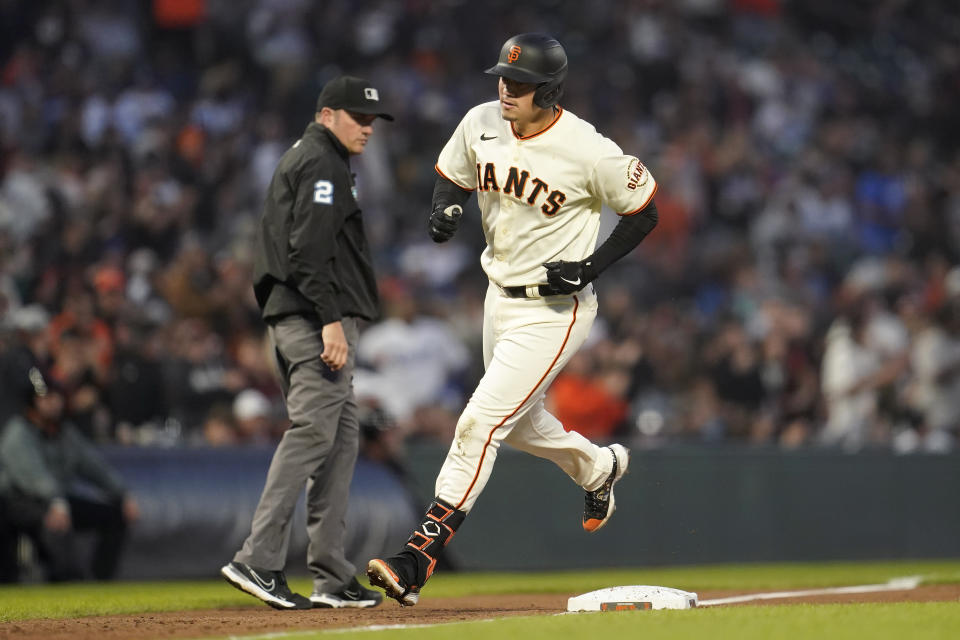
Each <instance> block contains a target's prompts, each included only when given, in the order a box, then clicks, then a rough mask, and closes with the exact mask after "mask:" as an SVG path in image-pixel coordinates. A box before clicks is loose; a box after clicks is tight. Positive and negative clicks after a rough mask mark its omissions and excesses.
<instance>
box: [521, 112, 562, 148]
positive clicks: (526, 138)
mask: <svg viewBox="0 0 960 640" xmlns="http://www.w3.org/2000/svg"><path fill="white" fill-rule="evenodd" d="M562 115H563V107H557V117H555V118H554V119H553V121H552V122H551V123H550V124H548V125H547V126H545V127H544V128H543V129H540V131H537V132H536V133H531V134H530V135H528V136H522V135H520V134H519V133H517V130H516V128H514V126H513V123H512V122H511V123H510V131H512V132H513V136H514V137H515V138H516V139H517V140H529V139H531V138H536V137H537V136H539V135H540V134H543V133H546V132H547V131H549V130H550V129H551V128H552V127H553V125H555V124H557V121H558V120H559V119H560V116H562Z"/></svg>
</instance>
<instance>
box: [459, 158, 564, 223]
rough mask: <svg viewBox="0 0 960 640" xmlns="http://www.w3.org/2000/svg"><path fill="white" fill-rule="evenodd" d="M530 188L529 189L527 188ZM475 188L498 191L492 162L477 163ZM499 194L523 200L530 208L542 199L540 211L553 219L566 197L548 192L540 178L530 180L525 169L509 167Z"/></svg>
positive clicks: (556, 192) (546, 185) (548, 189)
mask: <svg viewBox="0 0 960 640" xmlns="http://www.w3.org/2000/svg"><path fill="white" fill-rule="evenodd" d="M528 186H529V187H530V188H529V189H528V188H527V187H528ZM477 188H478V190H480V191H500V180H498V179H497V170H496V167H495V166H494V164H493V163H492V162H488V163H486V164H483V163H480V162H478V163H477ZM501 193H503V194H505V195H510V196H513V197H514V198H516V199H517V200H524V201H526V203H527V204H529V205H530V206H536V205H537V199H538V198H541V196H542V197H543V198H542V201H543V204H541V205H540V211H542V212H543V215H545V216H550V217H553V216H555V215H556V214H557V212H558V211H559V210H560V207H561V206H562V205H563V203H564V202H566V200H567V195H566V194H565V193H564V192H563V191H560V190H559V189H554V190H553V191H550V185H548V184H547V183H546V182H544V181H543V180H541V179H540V178H536V177H534V178H531V177H530V172H529V171H527V170H526V169H518V168H517V167H510V169H509V170H508V171H507V178H506V181H505V182H504V183H503V191H501Z"/></svg>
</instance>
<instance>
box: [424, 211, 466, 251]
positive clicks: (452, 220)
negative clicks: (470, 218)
mask: <svg viewBox="0 0 960 640" xmlns="http://www.w3.org/2000/svg"><path fill="white" fill-rule="evenodd" d="M442 207H443V205H442V204H440V205H437V208H436V209H434V210H433V213H431V214H430V230H429V231H430V237H431V238H432V239H433V241H434V242H446V241H447V240H449V239H450V238H452V237H453V234H455V233H456V232H457V227H458V226H459V225H460V216H462V215H463V207H461V206H460V205H458V204H452V205H450V206H449V207H445V208H442Z"/></svg>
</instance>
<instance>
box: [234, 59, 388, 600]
mask: <svg viewBox="0 0 960 640" xmlns="http://www.w3.org/2000/svg"><path fill="white" fill-rule="evenodd" d="M378 116H379V117H381V118H384V119H386V120H393V118H392V117H391V116H390V115H389V114H387V113H384V111H383V107H382V106H381V103H380V95H379V92H378V91H377V89H376V88H374V87H373V86H371V84H370V83H369V82H367V81H366V80H362V79H360V78H353V77H350V76H342V77H339V78H337V79H334V80H331V81H330V82H328V83H327V85H326V86H325V87H324V88H323V91H322V92H321V94H320V98H319V99H318V101H317V111H316V115H315V117H314V121H313V122H311V123H310V124H309V125H308V126H307V128H306V131H304V133H303V137H301V138H300V139H299V140H297V142H296V143H295V144H294V145H293V147H291V148H290V149H289V150H288V151H287V152H286V153H285V154H284V155H283V157H282V158H281V159H280V163H279V165H278V166H277V170H276V172H275V173H274V176H273V180H272V182H271V183H270V188H269V192H268V194H267V198H266V202H265V204H264V210H263V215H262V217H261V219H260V227H259V228H258V233H257V240H256V253H255V262H254V274H253V277H254V292H255V293H256V297H257V302H258V303H259V305H260V308H261V311H262V316H263V319H264V321H265V322H266V323H267V327H268V330H269V332H270V337H271V339H272V341H273V344H274V345H275V347H276V357H277V364H278V367H279V371H280V374H281V377H282V386H283V391H284V396H285V398H286V403H287V411H288V413H289V415H290V421H291V425H290V428H289V429H288V430H287V432H286V433H285V434H284V436H283V439H282V440H281V441H280V444H279V445H278V446H277V450H276V452H275V453H274V456H273V460H272V462H271V463H270V470H269V472H268V473H267V480H266V485H265V486H264V489H263V494H262V495H261V497H260V503H259V504H258V505H257V510H256V512H255V514H254V516H253V525H252V530H251V532H250V536H249V537H248V538H247V539H246V541H245V542H244V543H243V548H242V549H240V551H238V552H237V553H236V555H235V556H234V558H233V561H232V562H230V563H229V564H227V565H226V566H224V567H223V568H222V569H221V571H220V573H221V574H222V575H223V576H224V578H226V580H227V581H228V582H230V584H232V585H234V586H235V587H237V588H238V589H241V590H243V591H246V592H247V593H250V594H251V595H253V596H254V597H257V598H259V599H260V600H263V601H264V602H266V603H267V604H269V605H270V606H272V607H274V608H277V609H309V608H311V607H334V608H340V607H373V606H376V605H377V604H379V603H380V602H381V601H382V600H383V596H382V595H381V594H380V593H379V592H377V591H372V590H370V589H366V588H364V587H363V586H361V585H360V583H359V582H358V581H357V579H356V575H355V574H356V568H355V567H354V566H353V565H352V564H351V563H350V562H349V561H348V560H347V559H346V557H345V555H344V549H343V537H344V533H345V527H346V525H345V518H346V513H347V498H348V495H349V492H350V481H351V479H352V477H353V468H354V465H355V463H356V460H357V452H358V448H359V433H360V431H359V424H358V420H357V405H356V402H355V400H354V396H353V386H352V382H353V367H354V356H355V353H356V347H357V338H358V331H359V329H358V321H359V320H374V319H376V318H377V317H378V315H379V300H378V297H377V284H376V280H375V278H374V273H373V266H372V265H373V261H372V259H371V256H370V246H369V244H368V242H367V239H366V235H365V233H364V227H363V219H362V217H361V214H360V208H359V206H358V205H357V200H356V188H355V186H354V183H353V175H352V174H351V172H350V160H349V158H350V156H351V155H356V154H360V153H362V152H363V149H364V147H365V145H366V144H367V140H368V139H369V137H370V136H371V135H372V134H373V123H374V120H376V118H377V117H378ZM304 485H306V487H307V534H308V536H309V547H308V549H307V562H308V566H309V569H310V571H311V573H312V574H313V593H312V594H311V595H310V597H309V598H305V597H303V596H302V595H300V594H297V593H293V592H291V591H290V588H289V587H288V586H287V580H286V575H285V574H284V572H283V567H284V563H285V562H286V558H287V548H288V546H289V542H290V522H291V520H292V518H293V512H294V508H295V507H296V503H297V499H298V497H299V496H300V494H301V493H302V492H303V488H304Z"/></svg>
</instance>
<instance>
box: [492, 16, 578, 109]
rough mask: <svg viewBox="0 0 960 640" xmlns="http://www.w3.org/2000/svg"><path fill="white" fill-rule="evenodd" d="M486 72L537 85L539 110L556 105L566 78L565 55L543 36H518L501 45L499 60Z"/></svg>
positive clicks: (524, 34)
mask: <svg viewBox="0 0 960 640" xmlns="http://www.w3.org/2000/svg"><path fill="white" fill-rule="evenodd" d="M486 73H489V74H490V75H494V76H503V77H504V78H510V79H511V80H516V81H517V82H530V83H533V84H536V85H537V90H536V92H535V93H534V94H533V103H534V104H535V105H537V106H538V107H540V108H541V109H549V108H550V107H552V106H553V105H555V104H557V102H558V101H559V100H560V96H562V95H563V81H564V80H565V79H566V77H567V52H566V51H564V50H563V46H561V44H560V43H559V42H557V41H556V40H555V39H553V38H551V37H550V36H548V35H544V34H542V33H521V34H520V35H516V36H513V37H512V38H510V39H509V40H507V41H506V42H504V43H503V48H501V49H500V60H499V61H498V62H497V64H496V65H495V66H493V67H490V68H489V69H487V71H486Z"/></svg>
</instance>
